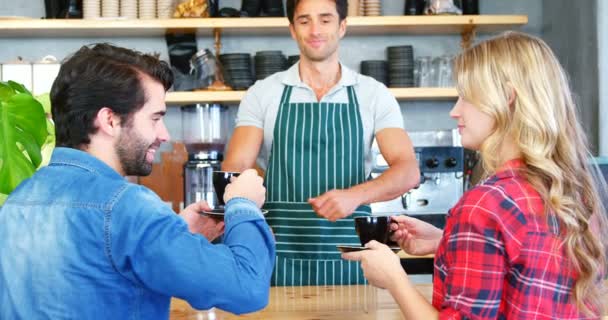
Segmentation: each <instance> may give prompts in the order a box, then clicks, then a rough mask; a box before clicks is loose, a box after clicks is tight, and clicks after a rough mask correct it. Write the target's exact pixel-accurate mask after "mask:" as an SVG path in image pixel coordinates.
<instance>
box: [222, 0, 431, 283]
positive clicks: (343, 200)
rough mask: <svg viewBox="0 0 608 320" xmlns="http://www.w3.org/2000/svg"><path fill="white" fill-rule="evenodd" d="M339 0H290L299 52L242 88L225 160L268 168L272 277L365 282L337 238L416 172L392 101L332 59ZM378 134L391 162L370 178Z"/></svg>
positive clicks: (342, 13) (351, 232) (340, 16)
mask: <svg viewBox="0 0 608 320" xmlns="http://www.w3.org/2000/svg"><path fill="white" fill-rule="evenodd" d="M347 9H348V7H347V2H346V0H288V1H287V13H288V18H289V21H290V24H289V30H290V31H291V36H292V37H293V38H294V39H295V40H296V42H297V44H298V47H299V48H300V62H299V63H297V64H295V65H294V66H292V67H291V68H290V69H289V70H287V71H285V72H279V73H276V74H274V75H272V76H270V77H268V78H266V79H264V80H262V81H258V82H256V84H255V85H254V86H253V87H251V88H250V89H249V91H248V92H247V94H246V95H245V97H244V98H243V100H242V101H241V105H240V107H239V111H238V116H237V128H236V129H235V130H234V133H233V135H232V138H231V140H230V143H229V145H228V152H227V154H226V160H225V161H224V163H223V164H222V166H223V168H224V169H225V170H236V171H240V170H244V169H247V168H252V167H254V166H255V165H256V160H257V164H258V166H259V167H260V168H262V169H264V170H265V171H266V180H265V184H266V188H267V189H268V193H267V199H266V205H265V208H266V209H268V210H269V213H268V214H267V216H266V218H267V220H268V223H269V224H270V226H271V227H272V228H273V231H274V233H275V235H276V238H277V260H276V263H275V272H274V274H273V276H272V283H273V284H274V285H315V284H321V285H323V284H328V285H331V284H355V283H363V282H364V281H365V280H364V277H363V274H362V272H361V270H360V268H359V265H358V264H356V263H355V262H349V261H344V260H342V259H341V258H340V253H339V252H338V250H337V248H336V245H341V244H344V245H353V246H359V245H360V243H359V239H358V237H357V235H356V233H355V229H354V222H353V218H354V217H357V216H365V215H369V214H370V213H371V209H370V206H369V204H370V203H372V202H376V201H383V200H389V199H394V198H396V197H398V196H400V195H402V194H403V193H405V192H406V191H407V190H409V189H410V188H412V187H414V186H416V185H417V184H418V181H419V179H420V173H419V170H418V164H417V161H416V158H415V156H414V148H413V146H412V143H411V141H410V139H409V137H408V135H407V133H406V132H405V130H403V118H402V117H401V113H400V110H399V105H398V103H397V101H396V100H395V98H394V97H393V95H392V94H391V93H390V91H388V90H387V88H386V87H385V86H384V85H383V84H381V83H379V82H377V81H375V80H374V79H372V78H370V77H366V76H363V75H360V74H358V73H356V72H354V71H352V70H350V69H348V68H347V67H346V66H344V65H343V64H342V63H340V61H339V57H338V47H339V42H340V39H341V38H342V37H343V36H344V34H345V32H346V21H347V20H346V19H345V18H346V12H347ZM374 138H375V139H376V141H377V142H378V145H379V147H380V151H381V152H382V155H383V156H384V159H385V160H386V162H387V163H388V164H389V166H390V168H389V169H388V170H386V171H385V172H384V173H383V174H382V175H380V176H379V177H378V178H376V179H373V180H370V179H369V177H370V173H371V166H372V157H373V154H372V152H371V145H372V141H373V139H374Z"/></svg>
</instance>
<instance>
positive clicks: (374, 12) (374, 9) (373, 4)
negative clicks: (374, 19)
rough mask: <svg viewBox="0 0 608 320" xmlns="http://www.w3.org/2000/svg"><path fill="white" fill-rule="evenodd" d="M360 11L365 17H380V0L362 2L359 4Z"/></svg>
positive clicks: (364, 0)
mask: <svg viewBox="0 0 608 320" xmlns="http://www.w3.org/2000/svg"><path fill="white" fill-rule="evenodd" d="M361 4H362V5H361V8H360V9H359V10H361V9H363V13H364V15H366V16H381V15H382V2H381V1H380V0H363V1H362V3H361Z"/></svg>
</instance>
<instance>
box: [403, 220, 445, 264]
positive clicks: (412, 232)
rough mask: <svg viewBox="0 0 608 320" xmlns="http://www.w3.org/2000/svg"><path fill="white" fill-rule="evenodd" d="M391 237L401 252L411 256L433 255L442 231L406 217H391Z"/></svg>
mask: <svg viewBox="0 0 608 320" xmlns="http://www.w3.org/2000/svg"><path fill="white" fill-rule="evenodd" d="M391 220H392V221H393V222H392V223H391V230H393V231H394V233H393V236H392V237H391V238H392V240H393V241H395V242H397V243H398V244H399V246H400V247H401V249H403V251H405V252H407V253H409V254H412V255H425V254H432V253H435V251H436V250H437V246H439V240H441V237H442V236H443V231H442V230H441V229H439V228H437V227H435V226H434V225H432V224H430V223H427V222H424V221H422V220H419V219H416V218H412V217H408V216H392V217H391Z"/></svg>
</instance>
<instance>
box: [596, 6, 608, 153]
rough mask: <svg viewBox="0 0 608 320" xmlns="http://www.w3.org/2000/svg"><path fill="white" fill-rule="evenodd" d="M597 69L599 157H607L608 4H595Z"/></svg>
mask: <svg viewBox="0 0 608 320" xmlns="http://www.w3.org/2000/svg"><path fill="white" fill-rule="evenodd" d="M596 18H597V20H598V21H597V34H598V65H599V67H598V69H599V86H598V91H599V100H600V101H599V102H600V106H599V145H600V148H599V155H600V156H603V157H608V3H607V2H606V1H598V2H597V15H596Z"/></svg>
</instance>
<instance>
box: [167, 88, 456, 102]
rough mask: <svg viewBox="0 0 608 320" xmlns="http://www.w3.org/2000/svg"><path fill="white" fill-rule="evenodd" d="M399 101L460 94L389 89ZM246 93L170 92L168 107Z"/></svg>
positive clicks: (448, 90)
mask: <svg viewBox="0 0 608 320" xmlns="http://www.w3.org/2000/svg"><path fill="white" fill-rule="evenodd" d="M389 90H390V91H391V92H392V93H393V95H394V96H395V98H397V100H450V99H456V98H457V97H458V93H457V92H456V89H454V88H389ZM244 95H245V91H193V92H168V93H167V97H166V99H165V101H166V102H167V104H168V105H183V104H193V103H198V102H218V103H238V102H240V101H241V99H242V98H243V96H244Z"/></svg>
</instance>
